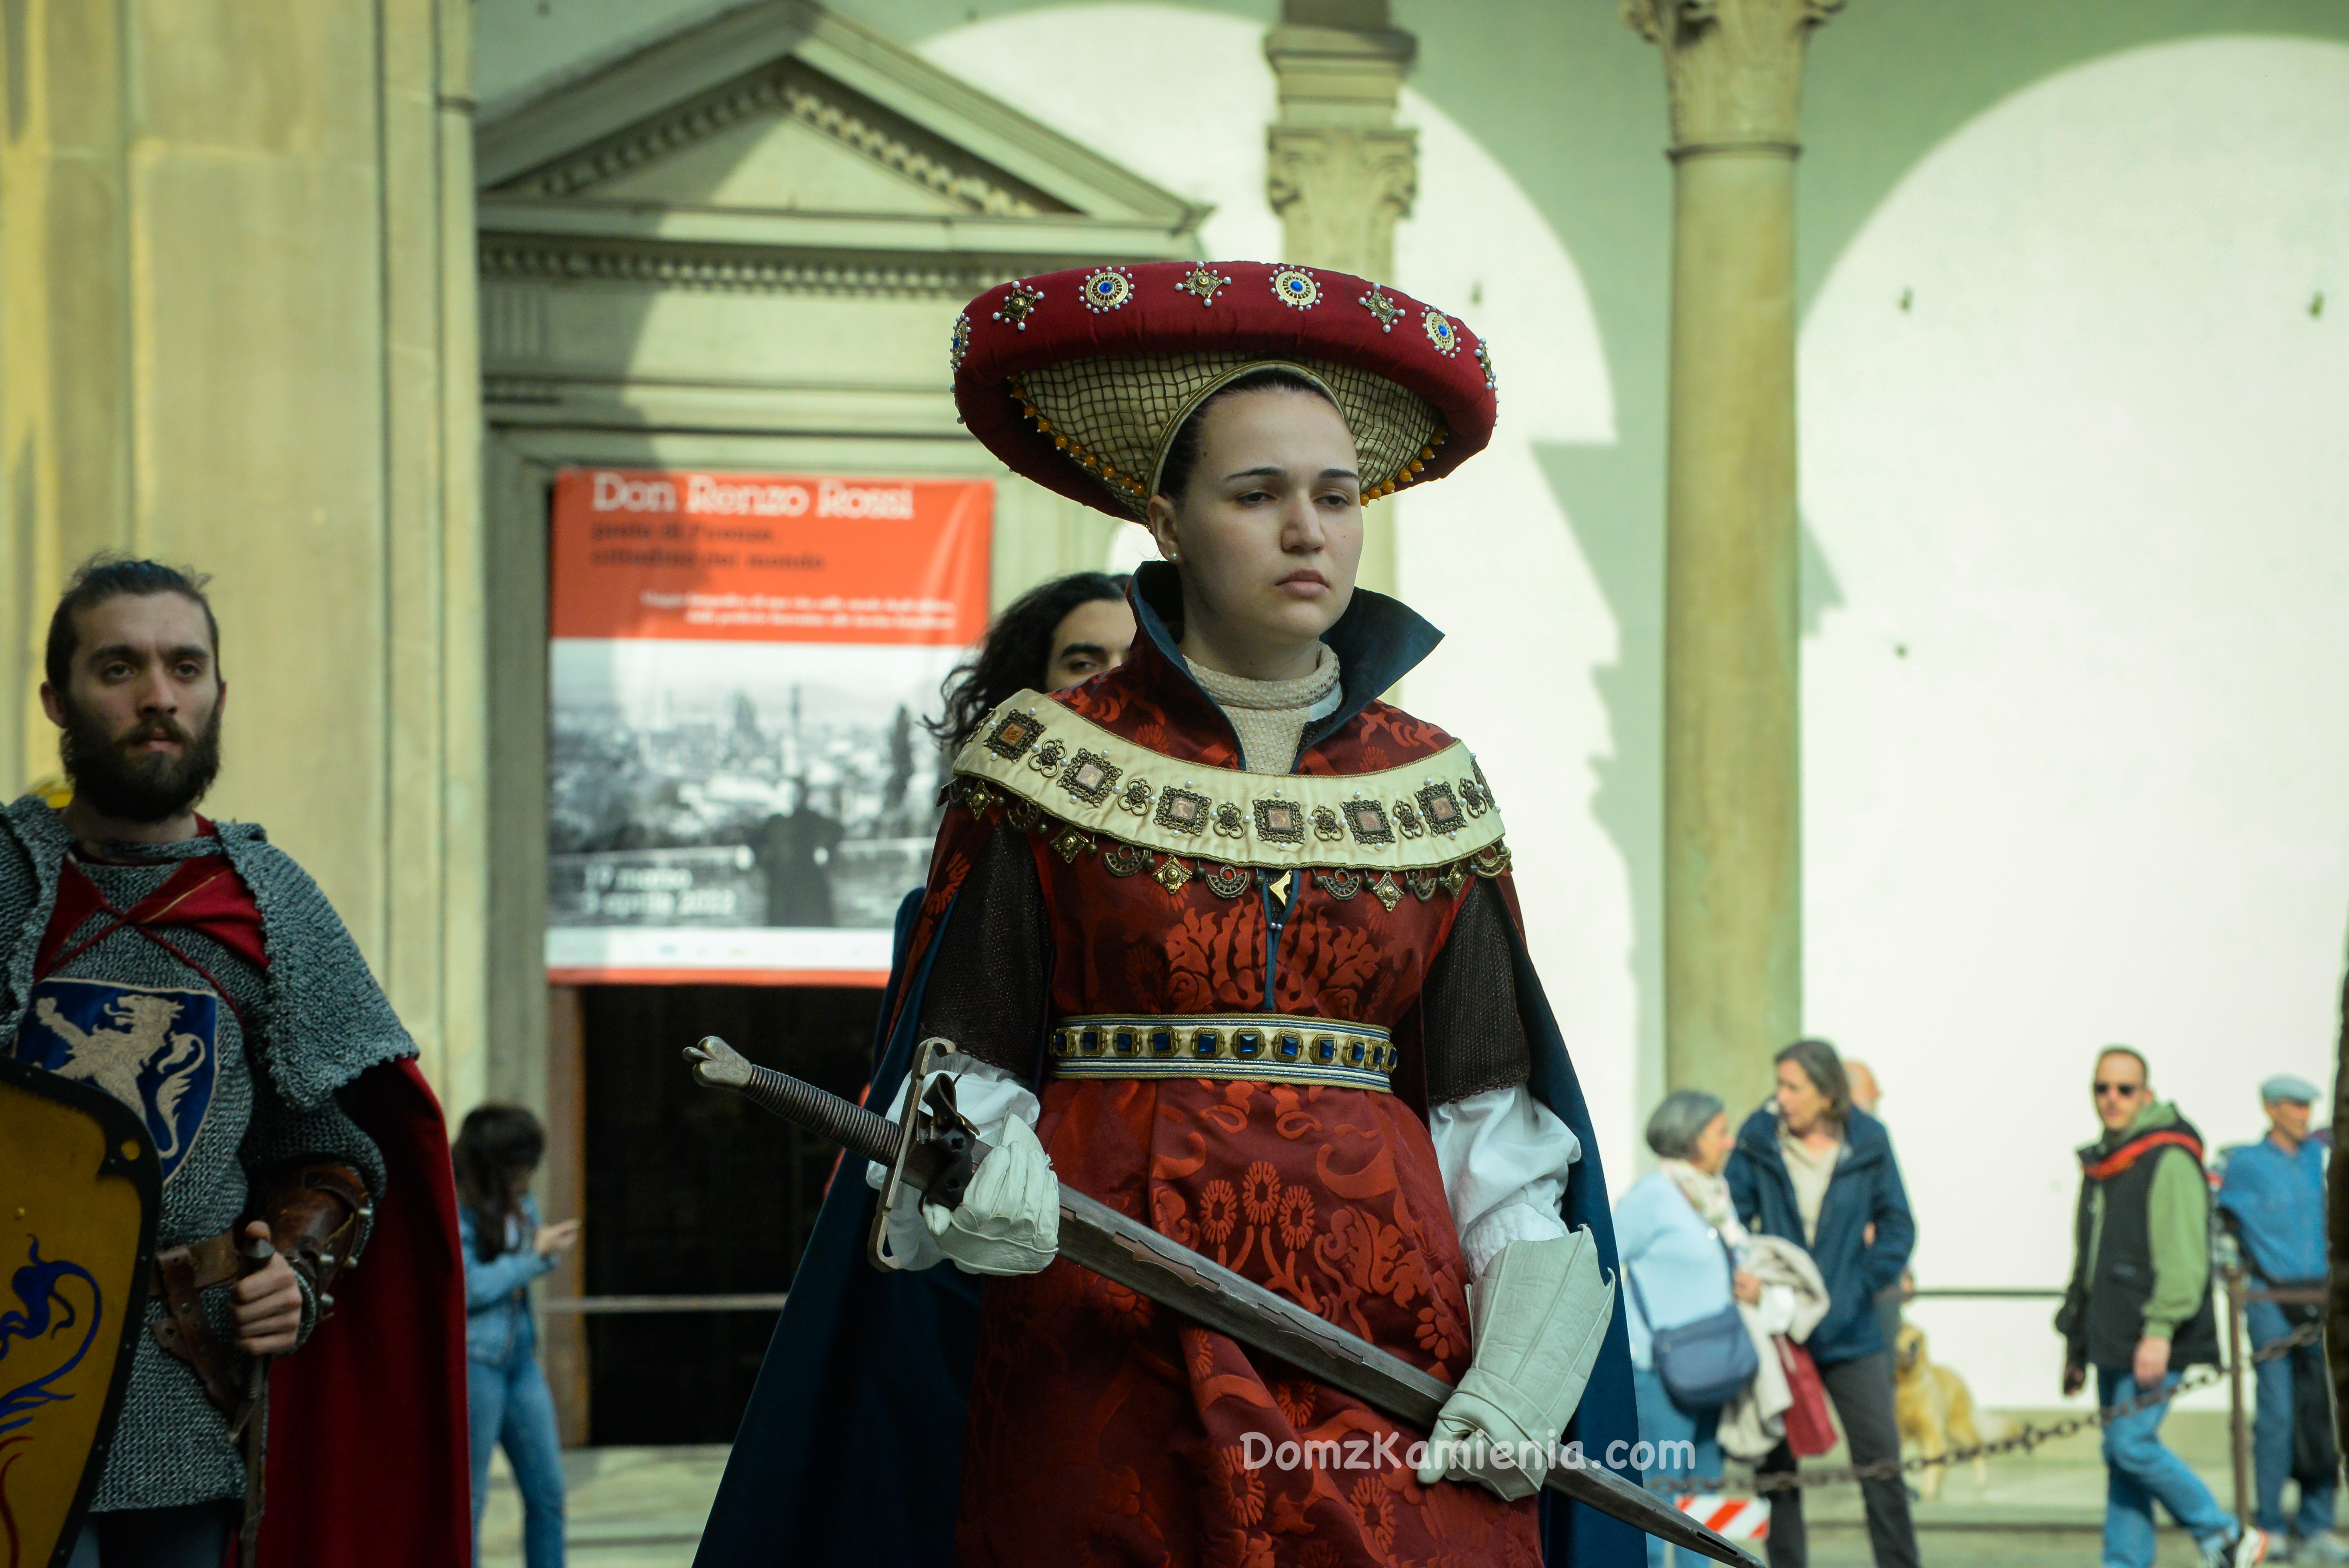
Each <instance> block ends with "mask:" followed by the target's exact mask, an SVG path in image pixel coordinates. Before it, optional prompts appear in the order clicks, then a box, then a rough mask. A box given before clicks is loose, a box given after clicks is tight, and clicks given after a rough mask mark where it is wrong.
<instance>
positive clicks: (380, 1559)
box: [36, 823, 473, 1568]
mask: <svg viewBox="0 0 2349 1568" xmlns="http://www.w3.org/2000/svg"><path fill="white" fill-rule="evenodd" d="M210 827H211V824H210V823H205V824H204V828H205V829H206V830H210ZM104 907H105V905H104V901H103V899H101V898H100V897H99V896H98V889H97V887H96V886H95V884H93V883H92V882H90V880H89V879H88V877H86V876H84V875H82V874H80V872H79V870H78V868H76V867H74V866H72V864H71V862H70V861H68V862H67V874H65V875H63V876H61V877H60V879H59V882H58V887H57V907H56V909H55V911H54V912H53V913H52V915H51V918H50V923H49V927H48V933H47V936H46V939H45V940H44V941H43V943H42V945H41V952H40V956H39V959H38V961H37V965H36V968H37V971H38V972H41V973H46V972H47V970H48V969H49V968H51V967H52V966H54V965H55V964H57V962H59V961H60V954H59V947H60V944H62V943H63V941H64V939H65V937H66V936H67V934H70V933H72V932H74V931H76V930H78V928H79V927H80V925H81V923H82V922H84V921H85V920H87V919H88V917H89V916H90V915H91V914H93V913H98V912H99V911H100V910H101V909H102V908H104ZM118 918H119V920H120V921H121V922H122V923H124V924H128V925H135V926H140V927H144V928H147V929H148V930H149V931H150V934H153V935H155V936H156V937H157V938H158V939H159V940H160V941H163V942H166V943H168V942H169V941H170V939H171V928H172V927H175V926H176V927H183V928H189V929H193V930H197V931H201V932H202V933H203V934H205V935H207V936H209V937H211V938H212V939H213V940H214V941H216V942H218V943H220V944H222V946H224V947H227V948H229V949H230V950H231V951H232V952H234V953H235V954H237V955H238V956H240V957H242V958H243V959H245V960H246V961H247V962H249V963H251V964H253V965H254V966H255V967H261V968H265V967H266V966H267V965H268V963H269V958H268V954H267V953H266V951H265V950H264V945H263V941H262V924H261V911H260V909H259V908H258V907H257V906H256V905H255V904H254V900H253V893H252V891H251V890H250V889H249V888H247V887H246V886H245V884H244V881H243V878H242V877H239V876H238V875H237V874H236V872H234V871H233V870H231V869H230V868H229V865H228V862H227V861H225V860H222V859H220V858H218V857H213V856H207V857H204V858H202V859H200V860H191V861H188V862H186V863H185V864H184V865H182V866H181V868H180V870H179V871H178V872H175V873H173V874H172V876H171V877H170V878H169V879H168V880H166V881H165V882H164V883H163V885H162V886H161V887H159V888H157V889H156V890H155V891H154V892H152V893H150V894H149V895H148V896H147V897H146V898H144V899H142V900H141V901H140V903H138V904H137V905H136V906H135V907H133V908H131V909H129V910H126V911H120V912H118ZM173 951H174V952H177V951H178V949H177V948H176V947H174V948H173ZM181 956H182V957H183V958H184V957H185V955H184V954H182V955H181ZM213 989H214V990H216V991H218V990H220V987H219V986H218V985H214V986H213ZM221 995H222V996H223V997H224V996H226V995H227V993H226V992H224V991H222V992H221ZM336 1099H337V1100H338V1101H339V1102H340V1104H341V1105H342V1108H343V1109H344V1110H345V1111H347V1113H348V1114H349V1116H350V1118H351V1119H352V1120H354V1121H356V1122H357V1123H358V1124H359V1127H360V1129H361V1130H363V1131H365V1132H366V1133H367V1136H368V1137H369V1138H372V1139H374V1140H375V1143H376V1147H377V1148H378V1149H379V1150H382V1152H383V1164H384V1191H383V1192H382V1193H381V1194H380V1195H379V1196H378V1198H377V1200H376V1204H375V1222H374V1225H373V1227H372V1229H371V1230H370V1232H369V1234H368V1236H367V1250H366V1252H365V1253H363V1254H362V1256H361V1258H360V1261H359V1265H358V1266H356V1267H353V1268H349V1269H347V1270H345V1271H344V1273H343V1274H342V1276H341V1277H340V1278H339V1279H338V1280H336V1290H335V1310H334V1313H333V1315H331V1316H329V1317H327V1318H326V1320H325V1321H323V1322H322V1323H320V1324H319V1325H318V1326H317V1328H316V1330H315V1331H314V1332H313V1333H312V1334H311V1336H310V1338H309V1342H308V1343H307V1344H305V1345H304V1346H302V1348H301V1349H299V1350H297V1351H295V1352H294V1353H293V1354H292V1355H290V1356H286V1357H281V1358H280V1359H279V1360H277V1361H276V1362H275V1363H274V1365H273V1366H272V1367H271V1369H270V1374H269V1475H268V1482H269V1485H268V1495H267V1500H266V1501H267V1507H266V1511H265V1512H264V1514H263V1516H262V1525H261V1562H262V1565H263V1568H390V1565H393V1564H397V1565H398V1568H467V1565H468V1564H470V1563H471V1562H472V1559H473V1514H472V1493H471V1488H472V1466H471V1460H470V1458H469V1457H468V1456H469V1451H470V1450H469V1447H468V1444H469V1437H468V1430H467V1426H466V1420H465V1260H464V1253H463V1249H462V1248H461V1247H460V1244H459V1243H458V1240H457V1186H456V1178H455V1175H454V1172H453V1171H452V1170H451V1168H450V1163H449V1134H448V1128H447V1124H446V1122H445V1121H444V1120H443V1119H442V1118H441V1115H440V1100H439V1099H437V1098H436V1097H435V1096H434V1095H433V1093H432V1087H431V1085H429V1084H428V1083H426V1082H425V1081H424V1075H423V1073H422V1072H420V1071H419V1070H418V1068H417V1066H416V1062H415V1059H414V1058H413V1057H410V1058H408V1059H406V1060H402V1061H394V1062H385V1063H383V1064H381V1065H380V1066H378V1067H374V1068H368V1069H367V1071H366V1072H363V1073H361V1074H360V1075H359V1076H358V1077H357V1078H354V1079H352V1080H351V1081H350V1082H349V1083H347V1084H345V1085H344V1086H343V1087H342V1088H341V1089H339V1090H338V1091H336Z"/></svg>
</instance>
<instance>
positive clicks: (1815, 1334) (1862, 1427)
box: [1728, 1040, 1918, 1568]
mask: <svg viewBox="0 0 2349 1568" xmlns="http://www.w3.org/2000/svg"><path fill="white" fill-rule="evenodd" d="M1777 1076H1778V1088H1777V1092H1776V1094H1775V1096H1774V1097H1773V1098H1772V1099H1771V1101H1770V1103H1769V1104H1767V1105H1765V1106H1764V1107H1763V1108H1762V1109H1759V1110H1757V1111H1755V1112H1754V1114H1753V1115H1752V1116H1750V1117H1748V1118H1747V1119H1746V1120H1745V1125H1744V1127H1742V1128H1740V1129H1739V1130H1738V1133H1737V1148H1736V1149H1735V1150H1734V1151H1733V1152H1732V1153H1731V1155H1730V1157H1729V1171H1728V1175H1729V1191H1730V1196H1731V1197H1732V1199H1733V1201H1734V1202H1735V1203H1736V1205H1737V1216H1738V1218H1739V1219H1740V1220H1742V1221H1743V1222H1744V1224H1745V1226H1746V1228H1747V1229H1748V1230H1753V1231H1758V1232H1760V1233H1763V1234H1764V1235H1770V1236H1783V1237H1784V1238H1785V1239H1786V1240H1787V1241H1790V1242H1793V1243H1796V1244H1797V1245H1799V1246H1802V1247H1804V1248H1805V1249H1806V1250H1807V1251H1808V1252H1809V1253H1810V1254H1811V1260H1812V1261H1813V1262H1814V1263H1816V1264H1818V1269H1819V1277H1820V1278H1821V1279H1822V1280H1824V1281H1825V1282H1826V1287H1827V1297H1828V1304H1829V1305H1828V1306H1827V1315H1826V1317H1825V1318H1823V1319H1822V1320H1821V1321H1820V1323H1819V1326H1818V1327H1816V1328H1815V1329H1813V1330H1812V1331H1811V1337H1810V1340H1809V1342H1808V1344H1809V1349H1810V1353H1811V1359H1812V1360H1813V1361H1814V1362H1816V1364H1817V1366H1818V1369H1819V1380H1820V1381H1821V1382H1823V1383H1825V1384H1826V1391H1827V1398H1830V1399H1832V1400H1834V1401H1835V1408H1836V1417H1837V1419H1838V1420H1839V1421H1841V1423H1842V1424H1843V1431H1844V1439H1845V1441H1846V1442H1847V1444H1848V1445H1849V1447H1850V1449H1851V1457H1852V1460H1853V1461H1854V1462H1855V1463H1858V1464H1868V1463H1873V1462H1875V1461H1877V1460H1898V1459H1899V1457H1900V1432H1899V1427H1898V1426H1897V1425H1896V1424H1895V1422H1894V1419H1893V1413H1892V1385H1893V1377H1892V1348H1891V1346H1888V1345H1886V1344H1885V1343H1884V1336H1883V1334H1882V1332H1881V1331H1880V1330H1879V1329H1878V1327H1877V1321H1876V1295H1877V1293H1878V1291H1881V1290H1883V1289H1884V1288H1885V1287H1886V1286H1888V1285H1890V1284H1897V1283H1898V1282H1899V1278H1900V1274H1901V1271H1902V1270H1903V1269H1905V1268H1907V1267H1908V1266H1909V1249H1910V1247H1912V1246H1913V1245H1914V1244H1915V1243H1916V1240H1917V1223H1916V1221H1915V1220H1914V1219H1912V1218H1911V1217H1910V1215H1909V1194H1908V1192H1907V1191H1906V1190H1905V1189H1903V1188H1902V1186H1901V1184H1900V1167H1899V1164H1898V1163H1897V1162H1896V1161H1894V1160H1893V1158H1892V1140H1890V1139H1889V1138H1888V1137H1887V1136H1885V1131H1884V1124H1883V1123H1882V1122H1879V1121H1878V1120H1877V1119H1875V1118H1874V1117H1872V1116H1870V1115H1868V1113H1867V1112H1866V1111H1863V1110H1858V1109H1854V1108H1853V1106H1852V1103H1851V1086H1850V1084H1849V1083H1848V1081H1847V1079H1846V1078H1845V1076H1844V1070H1843V1062H1842V1059H1841V1058H1840V1057H1837V1055H1836V1050H1835V1047H1833V1046H1830V1045H1828V1044H1827V1043H1826V1041H1825V1040H1797V1041H1795V1043H1794V1044H1793V1045H1791V1046H1788V1047H1786V1048H1785V1050H1783V1051H1780V1052H1779V1053H1778V1057H1777ZM1760 1469H1761V1470H1762V1472H1763V1473H1764V1474H1765V1475H1766V1474H1772V1473H1780V1472H1791V1471H1793V1470H1794V1469H1795V1454H1794V1450H1793V1449H1790V1448H1788V1447H1787V1446H1786V1445H1785V1443H1783V1442H1781V1443H1780V1444H1779V1445H1778V1446H1777V1448H1776V1449H1774V1450H1772V1452H1771V1453H1770V1455H1769V1457H1768V1458H1766V1459H1764V1460H1763V1461H1762V1464H1761V1466H1760ZM1860 1494H1861V1497H1862V1499H1863V1501H1865V1503H1866V1506H1867V1511H1868V1545H1869V1546H1870V1547H1871V1548H1872V1549H1873V1550H1874V1552H1875V1554H1876V1563H1877V1568H1918V1557H1917V1531H1916V1527H1915V1525H1914V1524H1912V1523H1911V1522H1910V1521H1909V1488H1908V1486H1907V1485H1906V1484H1905V1483H1904V1482H1903V1481H1902V1480H1900V1478H1899V1477H1898V1476H1885V1477H1879V1478H1878V1479H1876V1480H1865V1481H1862V1482H1861V1483H1860ZM1769 1545H1770V1568H1805V1564H1806V1563H1807V1562H1808V1561H1809V1551H1808V1547H1807V1543H1806V1540H1805V1537H1804V1532H1803V1494H1802V1493H1801V1492H1800V1491H1793V1490H1789V1491H1778V1492H1774V1493H1772V1494H1771V1500H1770V1536H1769Z"/></svg>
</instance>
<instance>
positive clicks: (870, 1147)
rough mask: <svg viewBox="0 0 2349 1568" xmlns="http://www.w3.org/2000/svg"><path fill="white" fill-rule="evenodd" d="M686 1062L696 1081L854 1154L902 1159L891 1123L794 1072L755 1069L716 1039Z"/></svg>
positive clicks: (705, 1040)
mask: <svg viewBox="0 0 2349 1568" xmlns="http://www.w3.org/2000/svg"><path fill="white" fill-rule="evenodd" d="M685 1058H686V1060H687V1061H688V1062H690V1063H692V1064H693V1076H694V1078H695V1080H696V1081H697V1082H698V1083H700V1084H701V1085H702V1086H703V1087H704V1088H730V1089H732V1090H733V1091H734V1092H735V1093H736V1094H739V1095H740V1096H741V1097H742V1098H743V1099H747V1100H749V1101H750V1103H751V1104H753V1105H755V1106H757V1107H759V1109H761V1110H765V1111H769V1112H771V1113H772V1114H774V1115H776V1116H779V1117H781V1118H782V1119H784V1120H785V1121H788V1122H790V1123H791V1124H792V1126H794V1127H797V1128H801V1129H803V1130H806V1131H809V1132H812V1133H814V1134H815V1135H816V1136H817V1137H819V1138H821V1139H823V1140H826V1141H827V1142H831V1143H837V1144H839V1145H840V1146H841V1147H842V1148H843V1149H845V1150H848V1151H849V1152H850V1153H852V1154H859V1155H862V1156H864V1158H865V1159H867V1160H871V1161H877V1162H878V1163H880V1164H883V1165H887V1164H890V1163H893V1162H894V1161H895V1160H896V1158H897V1130H896V1129H895V1127H893V1126H891V1125H890V1124H889V1123H888V1121H887V1120H886V1119H883V1118H881V1117H878V1116H875V1115H874V1114H873V1113H872V1112H871V1111H869V1110H867V1109H864V1107H863V1106H861V1105H857V1104H854V1102H852V1101H849V1100H845V1099H841V1098H840V1097H839V1096H838V1095H836V1094H829V1093H826V1092H825V1091H824V1090H823V1089H820V1088H817V1087H816V1086H815V1085H813V1084H812V1083H808V1082H806V1081H805V1080H803V1079H801V1078H793V1077H792V1075H791V1074H789V1073H779V1072H777V1071H775V1070H774V1069H773V1068H762V1067H759V1066H756V1065H754V1064H753V1063H752V1062H750V1059H749V1058H747V1057H744V1056H743V1055H742V1053H741V1052H740V1051H738V1050H736V1049H735V1048H734V1047H731V1046H730V1045H728V1044H727V1043H726V1042H725V1041H724V1040H721V1039H719V1037H717V1036H715V1035H708V1036H705V1037H703V1038H702V1040H701V1042H700V1044H698V1045H696V1046H692V1047H688V1049H687V1050H686V1053H685Z"/></svg>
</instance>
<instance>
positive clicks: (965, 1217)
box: [922, 1116, 1061, 1274]
mask: <svg viewBox="0 0 2349 1568" xmlns="http://www.w3.org/2000/svg"><path fill="white" fill-rule="evenodd" d="M922 1219H923V1220H924V1222H926V1223H927V1224H928V1226H929V1229H930V1234H931V1235H933V1236H935V1237H936V1238H937V1243H938V1250H939V1251H941V1252H943V1253H946V1255H947V1256H948V1257H950V1258H952V1259H954V1261H955V1263H956V1264H957V1266H958V1267H960V1268H961V1269H962V1270H963V1271H964V1272H966V1273H968V1274H1035V1273H1038V1272H1039V1271H1040V1270H1041V1269H1042V1268H1043V1267H1044V1266H1045V1265H1046V1264H1050V1262H1051V1261H1052V1254H1053V1253H1056V1252H1057V1251H1059V1250H1060V1245H1061V1183H1060V1182H1059V1181H1058V1180H1056V1179H1055V1178H1054V1177H1053V1175H1052V1161H1051V1158H1050V1156H1049V1155H1047V1154H1046V1153H1045V1152H1044V1146H1043V1145H1042V1144H1040V1143H1039V1142H1037V1141H1036V1134H1035V1132H1034V1130H1031V1129H1030V1127H1029V1125H1028V1124H1027V1123H1026V1122H1024V1121H1022V1120H1020V1119H1019V1118H1018V1117H1016V1116H1015V1117H1011V1118H1009V1119H1007V1120H1006V1121H1005V1122H1004V1124H1003V1132H1002V1141H1001V1142H1000V1143H999V1144H998V1145H997V1146H996V1147H995V1148H993V1149H991V1150H988V1155H987V1158H986V1159H985V1160H982V1161H979V1166H978V1175H976V1176H974V1177H972V1178H971V1182H970V1185H969V1186H968V1188H966V1189H964V1191H963V1195H962V1202H961V1204H960V1205H959V1206H958V1207H957V1208H955V1209H953V1210H951V1211H950V1210H947V1209H946V1208H944V1207H941V1206H939V1205H936V1204H930V1203H925V1204H924V1205H922Z"/></svg>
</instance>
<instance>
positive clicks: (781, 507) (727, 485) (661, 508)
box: [591, 471, 914, 521]
mask: <svg viewBox="0 0 2349 1568" xmlns="http://www.w3.org/2000/svg"><path fill="white" fill-rule="evenodd" d="M680 477H681V478H683V479H684V480H685V505H684V506H683V507H682V508H680V507H679V506H678V503H677V483H676V481H675V480H669V479H636V478H632V477H631V476H629V475H627V474H618V473H611V472H608V471H603V472H598V473H597V474H596V475H595V499H594V500H593V502H592V503H591V504H592V510H594V511H624V512H626V511H636V512H644V511H649V512H660V513H665V514H672V515H673V514H675V513H676V512H678V511H685V512H687V513H688V514H689V515H692V516H696V517H805V516H807V515H808V514H809V512H810V511H813V513H814V514H815V515H816V516H818V517H862V518H873V519H879V520H889V519H895V520H897V521H912V520H913V516H914V487H913V486H911V485H904V484H899V485H853V484H848V483H845V482H843V481H842V480H816V481H815V489H814V490H813V492H812V493H811V492H810V490H809V489H808V487H807V486H806V485H803V484H794V483H792V482H790V481H788V480H778V481H774V482H769V481H766V480H719V479H713V478H711V477H710V476H709V475H708V474H685V475H682V476H680Z"/></svg>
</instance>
